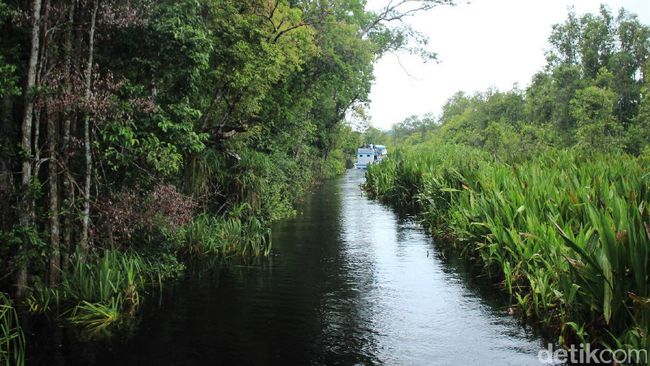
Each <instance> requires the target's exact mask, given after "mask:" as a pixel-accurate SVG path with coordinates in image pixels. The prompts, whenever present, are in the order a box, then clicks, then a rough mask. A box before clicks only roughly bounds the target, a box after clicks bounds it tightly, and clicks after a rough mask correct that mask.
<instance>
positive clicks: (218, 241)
mask: <svg viewBox="0 0 650 366" xmlns="http://www.w3.org/2000/svg"><path fill="white" fill-rule="evenodd" d="M181 250H182V251H183V252H184V253H186V254H189V255H191V256H199V257H200V256H210V255H220V256H222V257H230V256H233V255H238V256H241V257H243V258H247V257H251V256H252V257H259V256H268V255H269V253H270V251H271V235H270V229H269V228H268V227H267V226H266V225H264V223H262V222H261V221H260V220H258V219H256V218H254V217H249V218H248V219H246V220H244V221H242V219H240V218H239V217H230V218H227V219H220V218H216V217H213V216H210V215H207V214H202V215H199V216H198V217H196V218H195V219H194V221H193V222H192V223H191V224H190V225H188V227H187V228H186V229H185V242H184V243H183V247H182V249H181Z"/></svg>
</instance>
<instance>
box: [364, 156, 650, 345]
mask: <svg viewBox="0 0 650 366" xmlns="http://www.w3.org/2000/svg"><path fill="white" fill-rule="evenodd" d="M472 150H473V149H471V148H467V147H456V146H426V145H423V146H419V147H417V148H412V149H406V150H404V151H402V152H400V153H399V154H394V156H393V157H392V158H391V159H390V160H387V161H386V162H383V163H382V164H379V165H377V166H373V167H371V168H370V169H369V170H368V179H367V183H366V189H367V190H368V191H369V192H370V194H371V195H374V196H377V197H379V198H381V199H383V200H386V201H389V202H393V203H395V204H399V205H401V206H406V207H410V208H416V209H417V210H418V211H419V213H420V218H421V219H422V221H423V222H424V223H425V224H426V225H427V226H428V227H430V228H432V231H433V232H434V233H437V234H441V233H446V234H452V235H453V237H454V239H455V240H454V241H453V244H454V245H455V246H456V247H457V248H458V249H459V250H460V251H461V252H462V253H464V254H465V255H466V256H468V257H470V258H473V259H474V260H476V261H478V262H479V263H481V264H482V265H483V266H484V268H485V271H486V273H488V274H490V275H491V276H492V277H493V278H494V279H496V280H498V281H499V282H500V283H501V284H502V286H503V288H504V290H506V291H507V292H508V293H510V294H511V295H512V298H513V301H514V302H516V304H517V305H518V307H519V308H520V310H521V314H522V315H523V316H525V317H526V318H527V319H528V320H529V321H535V322H538V323H540V324H542V325H543V326H545V327H550V328H553V329H556V330H557V331H558V335H559V337H560V341H561V342H563V343H565V344H568V343H571V342H574V341H576V340H578V339H579V338H583V339H586V340H588V341H590V342H594V343H597V344H600V345H604V346H608V347H613V346H621V345H622V346H624V347H623V348H625V347H637V348H638V347H641V348H647V347H649V346H650V342H649V339H648V330H649V329H648V327H649V324H650V292H649V289H650V284H649V282H650V281H649V275H650V273H649V270H648V268H649V267H650V240H649V237H650V216H649V213H648V207H647V206H648V202H649V201H650V181H649V175H648V171H650V164H648V161H647V159H643V158H635V157H632V156H629V155H625V154H620V155H616V156H611V155H600V156H598V155H596V156H590V157H585V156H582V155H580V154H577V153H574V152H567V151H565V152H557V153H550V154H545V156H540V157H537V158H534V159H532V160H530V161H527V162H524V163H521V164H515V165H509V164H506V163H502V162H498V161H495V160H493V159H491V158H490V157H489V156H487V155H485V154H484V153H481V152H479V151H476V150H474V151H472ZM612 161H616V164H612Z"/></svg>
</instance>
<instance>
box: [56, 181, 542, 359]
mask: <svg viewBox="0 0 650 366" xmlns="http://www.w3.org/2000/svg"><path fill="white" fill-rule="evenodd" d="M363 179H364V178H363V172H362V171H354V170H353V171H349V172H348V173H347V174H346V175H345V176H344V177H342V178H340V179H337V180H332V181H328V182H326V183H325V184H323V185H322V186H321V187H320V188H319V189H317V190H316V192H314V193H313V194H311V195H309V196H308V197H306V198H305V202H304V204H303V205H302V209H301V212H302V214H301V215H299V216H297V217H296V218H294V219H291V220H286V221H284V222H282V223H278V224H277V225H275V226H274V228H273V245H274V252H275V254H274V256H273V257H272V258H271V259H270V260H269V261H268V263H265V264H263V265H260V266H240V265H232V264H231V265H228V266H223V267H220V268H217V269H213V270H202V271H201V270H198V269H196V270H193V271H189V272H188V274H187V276H186V278H184V279H182V280H180V281H178V282H177V283H175V284H170V285H169V286H168V287H167V288H166V289H165V291H164V293H163V295H162V297H161V299H160V300H159V301H156V300H155V299H153V300H154V301H151V300H150V301H148V304H147V305H146V306H145V308H144V309H142V313H143V316H142V319H141V320H140V322H139V324H138V325H137V326H136V328H135V330H134V332H133V334H132V335H131V336H130V337H128V338H122V339H119V340H113V341H111V342H92V343H84V342H79V341H76V340H73V336H72V335H71V333H70V332H69V331H65V330H64V331H62V332H63V334H62V335H59V336H60V337H61V339H60V340H59V339H57V341H58V342H57V343H58V344H60V346H58V348H56V349H50V350H48V351H47V354H48V355H47V356H45V357H46V359H47V364H50V365H52V364H66V365H67V364H73V365H88V364H95V365H141V366H144V365H219V364H223V365H230V364H244V365H271V364H274V365H307V364H327V365H333V364H339V365H370V364H387V365H540V363H539V361H538V360H537V353H538V350H539V349H540V348H542V347H543V345H542V344H543V341H542V340H540V339H539V338H538V337H535V336H534V335H532V334H531V333H530V331H528V330H526V329H524V328H522V327H521V326H519V325H518V324H517V322H516V321H515V320H514V319H513V318H511V317H509V316H508V315H507V314H506V312H505V311H504V309H505V303H503V302H502V299H501V297H500V296H499V295H498V294H496V293H495V291H494V290H491V289H490V288H486V287H482V286H480V285H478V284H476V282H475V281H473V280H472V279H471V276H470V275H469V274H468V272H467V270H466V269H465V267H464V266H463V264H462V261H458V260H451V259H446V258H444V257H443V256H442V255H441V254H439V251H438V250H437V249H436V246H435V245H434V243H433V241H432V239H431V238H430V237H429V236H428V235H426V232H425V231H424V230H423V229H422V228H420V227H419V226H418V225H416V224H415V223H414V222H413V221H412V220H410V219H408V218H403V217H400V216H399V215H397V214H396V213H394V212H393V211H392V210H391V209H390V208H387V207H385V206H383V205H381V204H379V203H377V202H374V201H372V200H369V199H368V198H366V197H365V196H364V195H363V194H362V192H361V190H360V188H359V185H360V184H361V183H362V182H363ZM44 361H45V359H44Z"/></svg>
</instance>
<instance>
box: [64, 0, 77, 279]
mask: <svg viewBox="0 0 650 366" xmlns="http://www.w3.org/2000/svg"><path fill="white" fill-rule="evenodd" d="M76 5H77V1H76V0H74V1H72V4H71V5H70V9H68V25H67V29H66V33H65V44H64V52H65V64H64V75H65V76H64V77H65V86H64V93H65V95H66V96H68V95H70V93H72V77H71V70H72V29H73V28H74V13H75V8H76ZM71 120H72V110H71V108H69V107H66V109H65V111H64V112H63V141H62V145H63V146H62V147H61V154H62V164H63V166H64V167H65V174H64V176H63V199H64V202H65V203H64V208H63V210H64V215H63V249H64V251H65V255H64V256H63V258H62V262H63V263H62V264H63V269H64V270H65V269H66V268H68V256H69V255H70V253H72V210H73V207H74V202H73V196H72V182H71V178H70V176H69V174H70V173H69V164H68V163H69V161H70V125H71Z"/></svg>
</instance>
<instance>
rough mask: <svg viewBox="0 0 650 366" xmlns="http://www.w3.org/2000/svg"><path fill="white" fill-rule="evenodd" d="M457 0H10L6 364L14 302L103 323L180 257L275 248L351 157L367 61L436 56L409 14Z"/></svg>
mask: <svg viewBox="0 0 650 366" xmlns="http://www.w3.org/2000/svg"><path fill="white" fill-rule="evenodd" d="M451 3H452V1H450V0H419V1H409V2H390V3H388V5H387V6H386V7H385V8H383V9H379V10H378V11H376V12H370V11H367V10H366V9H365V7H366V2H365V1H364V0H329V1H288V0H252V1H239V0H181V1H175V0H174V1H170V0H163V1H151V0H131V1H113V0H88V1H85V0H84V1H79V0H67V1H50V0H30V1H27V0H24V1H23V0H21V1H0V28H1V32H2V37H1V38H0V100H1V101H2V103H1V107H0V111H1V113H0V201H1V202H2V205H1V206H0V326H1V328H0V364H22V363H24V360H25V354H24V345H25V336H24V335H23V334H22V331H21V327H20V325H19V323H18V317H17V313H16V310H21V311H19V312H23V311H22V310H27V311H29V312H31V313H45V314H47V315H53V316H50V318H54V319H57V320H58V321H62V322H64V323H66V324H70V325H73V326H77V327H80V328H82V329H85V330H86V331H87V332H86V334H87V335H89V336H99V335H106V334H109V333H110V332H111V329H114V328H115V326H116V325H121V324H127V323H128V319H129V317H131V316H132V315H133V314H134V313H135V312H136V311H137V308H138V305H139V304H140V303H141V301H142V296H143V295H144V294H145V293H146V291H147V290H146V289H148V288H153V287H159V286H161V285H162V284H163V283H164V281H165V280H166V279H168V278H171V277H175V276H177V275H178V274H179V273H181V272H182V271H183V268H184V263H185V262H186V261H185V260H184V259H185V258H190V257H208V256H209V257H220V258H229V257H233V256H237V257H240V258H243V259H244V260H247V258H252V257H255V256H265V255H268V254H269V252H270V249H271V242H270V235H269V227H270V226H269V225H270V223H271V222H272V221H274V220H277V219H280V218H283V217H287V216H290V215H292V214H293V213H294V203H295V202H296V201H297V200H298V199H299V198H300V197H301V196H303V194H304V193H305V191H306V190H308V189H309V188H310V187H311V186H312V185H313V184H314V183H315V182H317V181H318V180H319V179H322V178H326V177H329V176H333V175H336V174H339V173H341V172H342V171H343V170H344V169H345V167H346V164H347V165H349V164H350V163H351V161H352V160H351V159H353V155H354V153H355V150H356V147H357V146H359V145H360V144H361V142H362V136H361V134H360V133H358V132H354V130H353V128H352V127H351V124H350V123H347V122H346V117H349V116H363V113H362V110H363V105H364V103H366V102H367V96H368V92H369V90H370V85H371V82H372V78H373V76H372V68H373V62H374V61H375V60H376V59H377V58H379V57H381V55H383V54H385V53H387V52H392V51H396V50H408V51H411V52H418V53H419V54H420V55H421V56H422V57H425V58H433V57H435V55H433V54H431V53H429V52H427V51H426V50H424V49H423V48H422V47H421V46H422V45H423V44H424V43H425V42H424V40H423V39H422V37H420V36H419V35H418V34H417V32H414V31H413V30H412V29H410V28H409V27H408V26H406V25H405V24H404V23H402V22H400V20H402V19H403V18H404V17H406V16H408V15H411V14H413V12H414V11H416V10H417V11H423V10H428V9H431V8H433V7H435V6H437V5H444V4H451ZM410 5H416V7H415V8H412V7H410ZM355 112H358V113H355ZM359 120H360V119H359Z"/></svg>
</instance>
